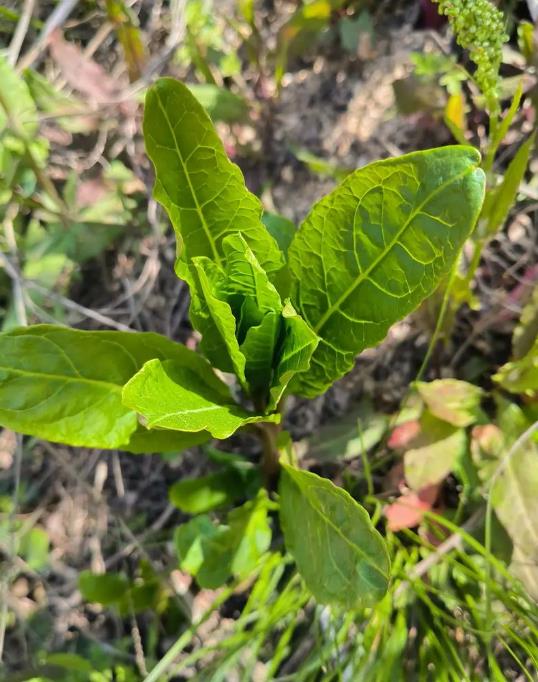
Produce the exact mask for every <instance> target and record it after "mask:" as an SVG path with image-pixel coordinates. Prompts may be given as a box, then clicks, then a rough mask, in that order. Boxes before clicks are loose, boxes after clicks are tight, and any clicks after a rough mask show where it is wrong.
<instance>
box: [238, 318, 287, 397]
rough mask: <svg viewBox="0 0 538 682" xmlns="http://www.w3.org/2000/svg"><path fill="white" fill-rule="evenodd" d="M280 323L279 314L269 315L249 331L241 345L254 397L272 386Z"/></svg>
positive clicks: (246, 372)
mask: <svg viewBox="0 0 538 682" xmlns="http://www.w3.org/2000/svg"><path fill="white" fill-rule="evenodd" d="M280 323H281V317H280V315H279V314H278V313H277V312H270V313H267V314H266V315H265V317H264V318H263V320H262V321H261V322H260V324H259V325H256V326H255V327H250V328H249V329H248V331H247V333H246V336H245V340H244V341H243V343H242V344H241V352H242V353H243V355H244V356H245V358H246V363H247V364H246V368H245V375H246V378H247V382H248V385H249V387H250V390H251V392H252V394H253V395H257V394H259V392H260V391H265V390H266V389H267V386H269V385H270V384H271V378H272V375H273V355H274V352H275V346H276V343H277V339H278V334H279V331H280Z"/></svg>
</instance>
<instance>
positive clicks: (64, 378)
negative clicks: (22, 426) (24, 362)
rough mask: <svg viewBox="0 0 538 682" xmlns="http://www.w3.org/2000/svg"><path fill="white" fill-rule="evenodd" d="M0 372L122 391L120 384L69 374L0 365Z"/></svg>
mask: <svg viewBox="0 0 538 682" xmlns="http://www.w3.org/2000/svg"><path fill="white" fill-rule="evenodd" d="M0 371H4V372H7V373H8V374H9V373H11V374H18V375H20V376H25V377H30V378H32V379H33V378H36V377H39V378H43V379H49V380H51V381H66V382H68V381H72V382H76V383H82V384H89V385H92V386H98V387H99V388H109V389H111V390H112V391H116V392H118V393H121V389H122V384H113V383H111V382H109V381H101V380H100V379H88V378H86V377H83V376H80V375H78V376H73V375H69V374H50V373H48V372H30V371H28V370H24V369H17V368H14V367H4V366H3V365H0Z"/></svg>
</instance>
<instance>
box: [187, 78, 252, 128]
mask: <svg viewBox="0 0 538 682" xmlns="http://www.w3.org/2000/svg"><path fill="white" fill-rule="evenodd" d="M187 87H188V88H189V90H190V91H191V92H192V94H193V95H194V96H195V97H196V99H197V100H198V101H199V102H200V104H201V105H202V106H203V108H204V109H205V110H206V111H207V113H208V114H209V115H210V116H211V119H212V120H213V121H223V122H224V123H237V122H239V121H244V120H245V119H246V118H247V116H248V104H247V103H246V101H245V100H244V99H243V98H242V97H240V96H239V95H236V94H235V93H234V92H232V91H231V90H228V89H227V88H220V87H219V86H218V85H214V84H213V83H189V85H188V86H187Z"/></svg>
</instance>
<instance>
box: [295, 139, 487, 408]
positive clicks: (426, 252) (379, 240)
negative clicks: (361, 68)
mask: <svg viewBox="0 0 538 682" xmlns="http://www.w3.org/2000/svg"><path fill="white" fill-rule="evenodd" d="M479 162H480V156H479V154H478V152H477V151H476V150H474V149H472V148H470V147H458V146H456V147H443V148H440V149H433V150H429V151H425V152H415V153H413V154H407V155H405V156H402V157H400V158H395V159H388V160H386V161H379V162H376V163H372V164H370V165H368V166H366V167H364V168H362V169H360V170H358V171H355V172H354V173H352V174H351V175H350V176H349V177H348V178H347V179H346V180H345V181H344V182H343V183H342V184H341V185H340V186H339V187H338V188H336V189H335V190H334V191H333V192H331V193H330V194H329V195H327V196H326V197H325V198H323V199H322V200H321V201H319V202H318V203H317V204H316V205H315V206H314V207H313V209H312V211H311V212H310V214H309V215H308V217H307V218H306V220H305V221H304V223H303V224H302V226H301V227H300V229H299V231H298V232H297V234H296V236H295V238H294V240H293V243H292V245H291V247H290V249H289V252H288V260H289V266H290V269H291V272H292V276H293V280H294V281H293V284H292V296H291V300H292V303H293V305H294V307H295V308H296V310H297V311H298V313H299V314H300V315H301V316H302V317H303V318H304V320H305V321H306V322H307V323H308V324H309V325H310V326H311V327H312V329H313V330H314V332H316V334H317V335H318V336H319V337H320V342H319V345H318V347H317V349H316V351H315V352H314V355H313V357H312V363H311V366H310V369H309V371H308V372H307V373H305V374H303V376H302V377H301V379H302V382H301V386H300V391H299V392H300V393H301V394H303V395H306V396H309V397H313V396H316V395H318V394H320V393H322V392H323V391H325V390H326V389H327V388H328V387H329V386H330V385H331V384H332V383H333V382H334V381H335V380H336V379H338V378H340V377H341V376H343V375H344V374H345V373H346V372H348V371H349V370H350V369H351V368H352V367H353V363H354V360H355V357H356V355H357V354H358V353H360V352H361V351H362V350H364V348H367V347H369V346H372V345H374V344H375V343H377V342H378V341H380V340H381V339H382V338H383V337H384V336H385V335H386V333H387V331H388V329H389V327H390V326H391V325H392V324H393V323H394V322H396V321H397V320H400V319H401V318H402V317H404V316H405V315H407V314H408V313H410V312H411V311H412V310H414V308H416V307H417V306H418V305H419V303H421V301H423V300H424V299H425V298H426V297H427V296H429V295H430V294H431V293H432V292H433V291H434V290H435V288H436V287H437V285H438V284H439V282H440V281H441V280H442V279H443V277H445V276H446V275H447V273H448V272H449V271H450V269H451V268H452V266H453V264H454V262H455V261H456V259H457V258H458V255H459V252H460V249H461V246H462V245H463V243H464V241H465V239H466V238H467V237H468V236H469V234H470V233H471V230H472V229H473V227H474V224H475V222H476V218H477V216H478V213H479V211H480V207H481V205H482V200H483V196H484V173H483V172H482V170H480V169H479V168H478V164H479Z"/></svg>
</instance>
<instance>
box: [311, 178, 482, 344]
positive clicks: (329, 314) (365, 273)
mask: <svg viewBox="0 0 538 682" xmlns="http://www.w3.org/2000/svg"><path fill="white" fill-rule="evenodd" d="M475 170H476V166H473V167H472V168H468V169H466V170H465V171H463V172H462V173H458V175H455V176H454V177H453V178H450V180H447V181H446V182H443V183H441V184H440V185H439V186H438V187H436V188H435V190H433V191H432V192H431V193H430V194H429V195H428V196H427V197H426V198H425V199H424V201H423V202H422V203H421V204H420V205H419V206H418V207H417V208H416V209H415V210H414V211H413V212H412V213H411V215H410V216H409V218H408V219H407V220H406V221H405V223H404V224H403V225H402V227H401V228H400V229H399V230H398V231H397V232H396V234H395V235H394V237H393V238H392V240H391V241H390V243H389V244H388V245H387V247H386V248H385V250H384V251H382V252H381V253H380V254H379V256H378V257H377V258H376V259H375V260H374V261H372V263H371V264H370V265H369V266H368V267H367V268H366V270H364V271H363V272H361V273H360V275H359V277H358V278H357V279H356V280H355V281H354V282H353V284H352V285H351V286H349V287H348V288H347V289H346V291H344V293H343V294H342V295H341V296H340V297H339V298H338V300H337V301H336V302H335V303H333V304H332V305H331V306H329V308H327V310H326V312H325V313H324V314H323V315H322V317H321V318H320V319H319V320H318V322H317V324H316V326H315V327H313V329H314V331H315V332H316V334H319V332H320V331H321V330H322V329H323V327H324V326H325V324H326V323H327V322H328V320H329V319H330V318H331V317H332V316H333V315H334V313H335V312H337V311H338V310H339V309H340V308H341V306H342V304H343V303H344V301H345V300H346V299H347V298H349V296H351V294H353V292H354V291H355V289H356V288H357V287H358V286H359V285H360V284H362V282H364V281H365V280H366V279H368V276H369V275H370V273H371V272H372V270H374V269H375V268H376V267H377V266H378V265H379V263H381V262H382V261H383V259H384V258H385V257H386V256H388V255H389V253H390V252H391V251H392V249H393V248H394V246H395V245H396V243H397V242H398V241H399V239H400V237H401V236H402V234H403V233H404V232H405V231H406V230H407V228H408V227H409V224H410V223H411V221H412V220H414V218H415V217H416V216H417V215H418V214H419V213H420V212H421V211H422V209H423V208H424V206H426V204H427V203H428V202H429V201H431V199H432V198H433V197H435V196H436V195H437V194H438V193H439V192H441V191H442V190H443V189H445V188H446V187H448V186H449V185H451V184H453V183H454V182H457V181H458V180H461V179H462V178H464V177H465V176H466V175H469V174H470V173H473V172H474V171H475Z"/></svg>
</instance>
